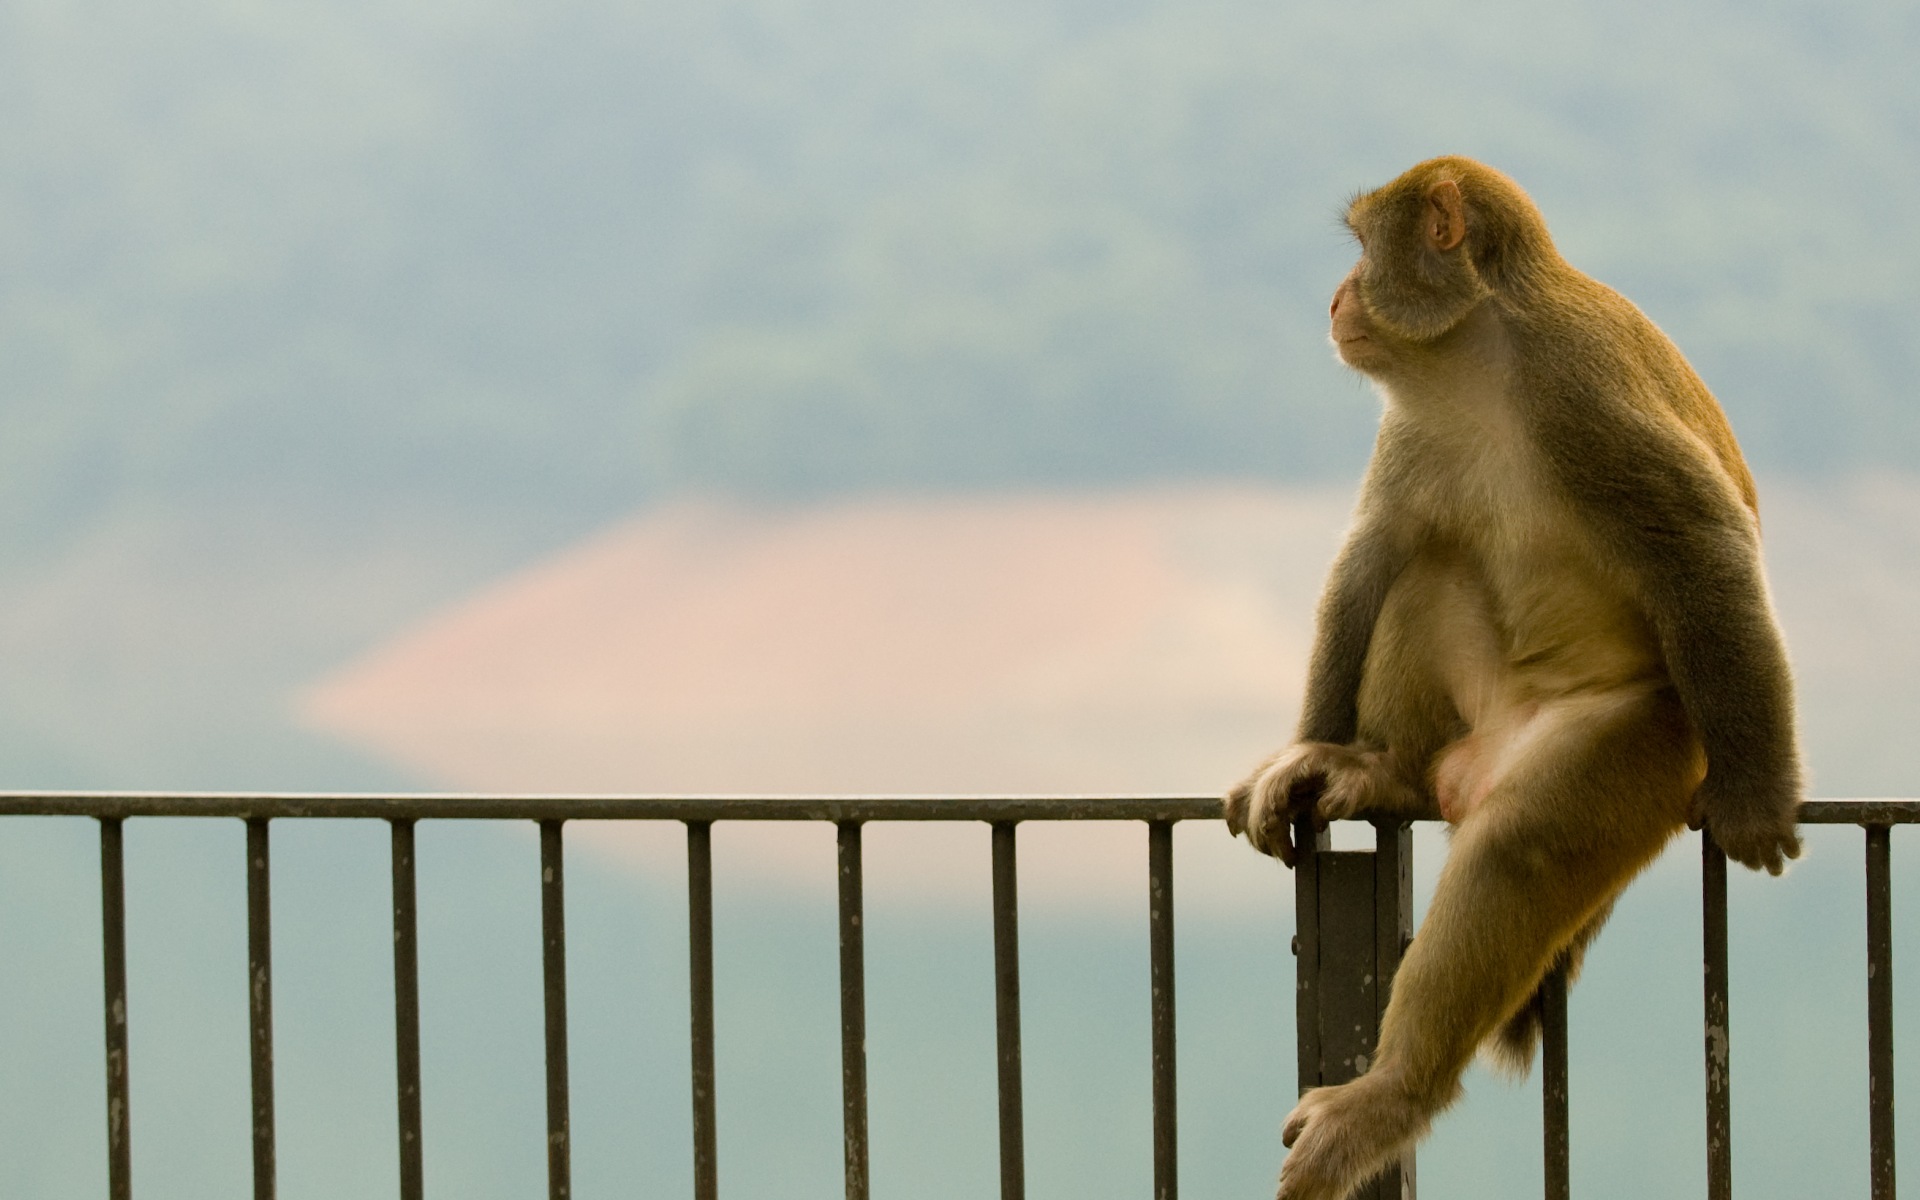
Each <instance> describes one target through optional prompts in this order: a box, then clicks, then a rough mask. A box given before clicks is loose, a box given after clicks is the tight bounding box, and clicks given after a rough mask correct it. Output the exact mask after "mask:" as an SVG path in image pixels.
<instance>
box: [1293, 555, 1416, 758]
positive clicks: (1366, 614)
mask: <svg viewBox="0 0 1920 1200" xmlns="http://www.w3.org/2000/svg"><path fill="white" fill-rule="evenodd" d="M1406 562H1407V555H1406V552H1405V550H1404V548H1403V545H1402V539H1399V538H1396V537H1394V536H1393V535H1392V533H1391V531H1390V529H1389V528H1388V526H1387V525H1386V523H1385V522H1383V521H1378V520H1372V521H1362V522H1361V523H1359V524H1358V525H1356V526H1355V527H1354V530H1353V532H1352V533H1351V534H1350V535H1349V536H1348V537H1347V541H1346V544H1345V545H1344V546H1342V547H1341V549H1340V554H1339V557H1337V558H1335V559H1334V563H1333V569H1332V571H1330V572H1329V573H1328V575H1327V586H1326V588H1325V590H1323V591H1322V592H1321V594H1320V607H1319V611H1318V612H1317V613H1316V614H1315V616H1314V630H1313V657H1312V659H1311V660H1310V661H1309V664H1308V667H1307V691H1306V697H1305V699H1304V701H1303V702H1302V704H1301V708H1300V724H1299V727H1298V729H1297V730H1296V732H1295V734H1294V740H1295V741H1299V742H1331V743H1334V744H1336V745H1345V744H1346V743H1348V742H1351V741H1352V740H1353V739H1354V736H1355V733H1356V729H1357V726H1358V725H1359V698H1360V676H1361V672H1362V671H1363V670H1364V668H1365V667H1366V662H1367V649H1368V647H1369V646H1371V645H1372V642H1373V630H1374V626H1375V625H1377V624H1379V621H1380V610H1381V609H1382V608H1383V607H1384V606H1385V604H1386V600H1387V589H1388V588H1390V587H1391V586H1392V585H1393V581H1394V579H1396V578H1397V577H1398V576H1399V574H1400V572H1401V570H1402V569H1403V568H1405V566H1406Z"/></svg>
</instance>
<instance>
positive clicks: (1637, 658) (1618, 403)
mask: <svg viewBox="0 0 1920 1200" xmlns="http://www.w3.org/2000/svg"><path fill="white" fill-rule="evenodd" d="M1346 225H1347V228H1348V230H1349V231H1350V232H1351V234H1352V236H1353V238H1354V240H1355V241H1356V242H1357V243H1358V248H1359V261H1358V262H1357V263H1356V264H1355V266H1354V267H1353V269H1352V270H1351V272H1350V273H1349V274H1348V275H1347V276H1346V278H1345V279H1343V280H1342V281H1341V282H1340V284H1339V286H1338V288H1337V289H1336V290H1335V292H1334V294H1333V301H1332V305H1331V308H1330V312H1329V317H1330V324H1331V339H1332V342H1333V345H1334V351H1335V355H1336V357H1337V358H1339V359H1340V360H1341V361H1342V362H1343V363H1345V364H1346V365H1347V366H1349V367H1351V368H1353V369H1354V370H1355V371H1357V372H1359V373H1360V374H1361V375H1362V376H1364V377H1365V378H1366V379H1367V380H1368V381H1369V382H1370V383H1371V384H1372V385H1373V387H1374V390H1376V391H1377V392H1378V393H1379V394H1380V396H1381V397H1382V400H1383V406H1382V413H1381V418H1380V424H1379V429H1378V432H1377V435H1376V439H1375V442H1374V448H1373V454H1372V458H1371V460H1370V461H1369V463H1368V465H1367V470H1366V474H1365V478H1364V481H1363V482H1362V484H1361V490H1360V496H1359V500H1358V502H1357V504H1356V507H1355V510H1354V514H1353V518H1352V523H1351V526H1350V528H1349V530H1348V532H1347V535H1346V538H1345V541H1344V543H1343V545H1342V547H1341V549H1340V551H1339V553H1338V555H1337V557H1336V558H1335V561H1334V564H1333V567H1332V570H1331V572H1330V574H1329V576H1328V578H1327V581H1326V585H1325V588H1324V591H1323V593H1322V596H1321V600H1320V603H1319V608H1318V611H1317V614H1316V618H1315V634H1314V644H1313V651H1312V654H1311V657H1310V660H1309V666H1308V673H1307V684H1306V693H1305V698H1304V702H1303V705H1302V712H1301V716H1300V720H1299V725H1298V727H1297V730H1296V733H1295V738H1294V741H1293V743H1292V744H1291V745H1290V746H1288V747H1286V748H1285V749H1283V750H1281V751H1280V752H1279V753H1278V754H1276V755H1274V756H1273V757H1272V758H1270V759H1269V760H1267V761H1266V762H1265V763H1263V764H1261V766H1260V767H1259V768H1258V769H1256V770H1255V771H1254V772H1253V773H1252V774H1251V775H1250V776H1249V777H1248V778H1247V779H1245V780H1244V781H1243V782H1241V783H1240V784H1238V785H1237V786H1235V787H1234V788H1233V789H1232V790H1230V791H1229V792H1228V793H1227V795H1226V797H1225V800H1224V809H1225V816H1226V820H1227V825H1228V828H1229V830H1230V831H1231V832H1232V833H1234V834H1236V835H1238V834H1244V835H1245V836H1246V838H1247V840H1248V842H1250V843H1251V844H1252V845H1253V846H1254V847H1255V848H1256V849H1258V850H1261V851H1263V852H1265V853H1267V854H1271V855H1275V856H1277V857H1279V858H1280V859H1282V860H1283V861H1284V862H1286V863H1287V864H1288V865H1289V866H1291V865H1293V863H1294V861H1295V855H1296V853H1297V849H1296V847H1295V846H1294V845H1293V844H1292V841H1291V826H1292V823H1293V822H1295V821H1297V820H1309V821H1312V822H1314V823H1315V825H1316V826H1317V827H1319V828H1325V826H1326V822H1329V821H1333V820H1339V819H1343V818H1349V817H1354V816H1357V815H1361V814H1366V815H1370V816H1395V815H1397V816H1400V817H1404V818H1408V819H1412V818H1435V817H1437V818H1440V819H1443V820H1445V821H1446V822H1447V823H1448V824H1449V826H1450V829H1449V835H1450V845H1449V851H1448V855H1447V861H1446V863H1445V864H1444V866H1443V867H1442V869H1441V871H1440V876H1439V880H1438V882H1437V884H1436V887H1435V890H1434V894H1433V900H1432V903H1431V904H1430V906H1429V908H1428V911H1427V915H1426V918H1425V920H1424V921H1423V923H1422V925H1421V928H1420V930H1419V933H1418V935H1417V936H1416V937H1415V938H1414V939H1413V941H1412V943H1411V944H1410V945H1409V947H1408V948H1407V952H1406V955H1405V958H1404V960H1403V961H1402V964H1401V966H1400V969H1399V972H1398V974H1397V976H1396V977H1395V979H1394V980H1393V983H1392V985H1391V993H1390V996H1389V999H1388V1003H1387V1007H1386V1010H1385V1013H1384V1015H1383V1017H1382V1019H1381V1029H1380V1036H1379V1041H1378V1046H1377V1053H1376V1054H1375V1056H1374V1059H1373V1062H1372V1063H1371V1064H1370V1065H1369V1067H1368V1068H1367V1070H1366V1071H1365V1072H1364V1073H1363V1074H1362V1075H1360V1076H1359V1077H1358V1078H1356V1079H1354V1080H1352V1081H1350V1082H1348V1083H1344V1084H1340V1085H1337V1086H1331V1087H1321V1088H1314V1089H1311V1090H1309V1091H1308V1092H1306V1093H1305V1094H1304V1095H1303V1096H1302V1097H1301V1099H1300V1102H1299V1104H1298V1106H1297V1107H1295V1108H1294V1110H1293V1111H1292V1112H1291V1113H1290V1114H1289V1115H1288V1116H1287V1118H1286V1121H1285V1123H1284V1125H1283V1127H1282V1132H1281V1140H1282V1142H1283V1143H1284V1144H1285V1145H1286V1146H1288V1147H1290V1153H1289V1154H1288V1155H1287V1157H1286V1159H1285V1161H1284V1163H1283V1165H1282V1167H1281V1171H1280V1182H1279V1197H1280V1200H1342V1198H1343V1197H1345V1196H1347V1195H1348V1194H1349V1193H1350V1192H1352V1191H1353V1190H1354V1189H1355V1188H1357V1187H1358V1186H1360V1185H1361V1184H1363V1183H1365V1182H1366V1181H1367V1180H1368V1179H1370V1178H1371V1177H1373V1176H1374V1175H1376V1174H1378V1173H1379V1171H1380V1170H1381V1169H1383V1168H1384V1167H1386V1166H1387V1165H1388V1164H1389V1163H1391V1162H1393V1161H1395V1160H1396V1159H1397V1158H1398V1157H1399V1155H1400V1154H1401V1153H1402V1152H1403V1151H1405V1150H1407V1149H1408V1148H1410V1147H1411V1146H1412V1145H1414V1144H1415V1143H1416V1142H1417V1141H1418V1140H1419V1139H1420V1138H1421V1137H1423V1136H1424V1135H1425V1133H1426V1132H1427V1129H1428V1128H1429V1126H1430V1124H1431V1122H1432V1120H1433V1118H1434V1117H1435V1116H1436V1115H1437V1114H1438V1113H1440V1112H1441V1111H1442V1110H1443V1109H1445V1108H1446V1107H1448V1106H1449V1105H1450V1104H1452V1103H1453V1102H1454V1101H1455V1100H1456V1099H1457V1098H1458V1096H1459V1095H1460V1076H1461V1074H1462V1072H1463V1071H1464V1070H1465V1069H1466V1066H1467V1064H1468V1062H1469V1061H1470V1060H1471V1059H1472V1057H1473V1056H1474V1054H1475V1053H1476V1051H1480V1050H1484V1051H1485V1052H1486V1053H1487V1055H1488V1057H1489V1059H1490V1060H1492V1062H1493V1063H1494V1065H1495V1066H1499V1067H1505V1068H1507V1069H1509V1070H1512V1071H1516V1072H1524V1071H1525V1070H1526V1069H1527V1067H1528V1065H1529V1063H1530V1062H1531V1060H1532V1056H1533V1051H1534V1047H1535V1044H1536V1041H1537V1038H1538V1034H1539V1022H1540V1017H1539V1012H1540V1009H1539V1002H1538V1000H1537V993H1538V991H1539V989H1540V987H1541V985H1542V982H1543V980H1544V979H1545V978H1546V976H1547V974H1548V972H1549V971H1551V970H1554V969H1556V967H1558V968H1560V969H1565V970H1567V971H1568V972H1569V974H1570V975H1571V973H1572V972H1574V971H1577V969H1578V967H1579V959H1580V956H1581V954H1582V952H1583V951H1584V950H1585V948H1586V946H1587V944H1588V943H1589V942H1590V941H1591V940H1592V938H1593V937H1594V935H1595V934H1596V933H1598V932H1599V929H1600V926H1601V924H1602V923H1603V922H1604V921H1605V920H1606V917H1607V914H1608V912H1609V911H1610V910H1611V908H1612V905H1613V902H1614V899H1615V897H1617V896H1618V895H1619V894H1620V892H1621V891H1622V889H1624V888H1625V887H1626V886H1627V884H1628V883H1629V882H1630V881H1631V880H1632V878H1633V877H1634V876H1635V875H1637V874H1638V873H1639V872H1640V871H1641V870H1642V869H1643V868H1644V867H1646V866H1647V865H1648V864H1649V863H1650V862H1651V861H1652V860H1653V859H1654V858H1655V857H1656V856H1657V855H1658V854H1659V852H1660V850H1661V849H1662V848H1663V847H1664V846H1665V844H1666V843H1667V842H1668V841H1669V840H1670V839H1671V838H1672V837H1674V836H1675V835H1676V834H1677V833H1678V832H1679V831H1680V830H1681V829H1682V828H1683V827H1687V826H1691V827H1693V828H1701V827H1703V826H1704V828H1705V829H1706V830H1708V831H1709V832H1710V833H1711V834H1712V836H1713V838H1714V839H1715V841H1717V842H1718V844H1719V845H1720V846H1721V848H1722V849H1723V850H1724V851H1725V852H1726V854H1727V855H1728V856H1729V857H1731V858H1732V859H1734V860H1735V861H1737V862H1739V863H1742V864H1744V865H1745V866H1748V867H1751V868H1755V869H1760V870H1765V871H1768V872H1770V873H1771V874H1774V875H1778V874H1779V873H1780V872H1781V870H1782V869H1783V868H1784V866H1785V863H1786V860H1788V859H1792V858H1797V857H1798V856H1799V854H1800V849H1801V846H1800V840H1799V836H1798V834H1797V832H1796V821H1795V817H1796V810H1797V808H1798V804H1799V801H1800V799H1801V793H1802V786H1803V782H1802V774H1801V767H1800V755H1799V749H1798V745H1797V741H1796V735H1795V730H1794V708H1793V683H1792V678H1791V675H1790V673H1789V667H1788V662H1787V656H1786V649H1785V646H1784V643H1783V640H1782V637H1781V634H1780V631H1779V627H1778V624H1777V622H1776V620H1775V618H1774V615H1773V609H1772V602H1771V600H1770V598H1769V596H1768V592H1767V585H1766V579H1765V575H1764V573H1763V567H1762V561H1761V554H1760V540H1759V507H1758V500H1757V497H1756V494H1755V490H1754V483H1753V477H1752V475H1751V474H1750V473H1749V472H1748V469H1747V466H1746V463H1745V461H1744V459H1743V458H1742V456H1741V453H1740V449H1739V446H1738V444H1737V443H1736V442H1735V440H1734V436H1733V432H1732V429H1731V427H1730V426H1729V424H1728V422H1727V419H1726V416H1725V414H1724V413H1723V412H1722V410H1721V408H1720V406H1719V403H1718V402H1717V401H1716V400H1715V399H1714V397H1713V394H1712V393H1711V392H1710V391H1708V389H1707V387H1706V385H1705V384H1704V383H1703V382H1702V381H1701V380H1700V378H1699V376H1698V375H1696V374H1695V373H1694V370H1693V368H1692V367H1691V366H1690V365H1689V364H1688V362H1687V360H1686V358H1685V357H1683V356H1682V354H1681V353H1680V350H1679V349H1678V348H1677V347H1676V346H1675V345H1674V344H1673V342H1671V341H1670V340H1669V339H1668V338H1667V336H1666V335H1665V334H1664V333H1662V332H1661V330H1660V329H1659V328H1657V327H1656V326H1655V325H1654V323H1653V322H1652V321H1651V320H1650V319H1649V318H1648V317H1647V316H1646V315H1645V314H1643V313H1642V312H1641V311H1640V310H1639V309H1638V308H1636V307H1635V306H1634V305H1633V304H1632V303H1631V302H1630V301H1628V300H1627V299H1626V298H1625V297H1623V296H1621V295H1620V294H1619V293H1617V292H1615V291H1613V290H1612V289H1610V288H1608V287H1607V286H1605V285H1604V284H1601V283H1599V282H1597V281H1596V280H1594V279H1592V278H1590V277H1588V276H1587V275H1585V274H1583V273H1582V272H1580V271H1579V270H1577V269H1576V268H1575V267H1574V266H1572V265H1571V264H1570V263H1568V262H1567V261H1566V260H1565V259H1564V258H1562V257H1561V256H1560V254H1559V252H1558V250H1557V249H1556V248H1555V246H1554V243H1553V240H1552V238H1551V236H1550V235H1549V233H1548V230H1547V225H1546V221H1545V219H1544V218H1543V217H1542V215H1541V213H1540V211H1539V209H1538V208H1537V207H1536V206H1535V205H1534V202H1533V200H1532V199H1531V198H1530V197H1529V196H1528V195H1527V194H1526V193H1525V192H1524V191H1522V190H1521V188H1520V186H1519V185H1518V184H1516V183H1515V182H1514V181H1513V180H1511V179H1510V178H1508V177H1507V176H1506V175H1504V174H1502V173H1500V172H1498V171H1496V170H1494V169H1493V168H1491V167H1487V166H1485V165H1483V164H1481V163H1478V162H1475V161H1473V160H1472V159H1467V158H1460V157H1443V158H1435V159H1431V160H1429V161H1427V162H1423V163H1420V164H1418V165H1416V166H1414V167H1412V168H1411V169H1409V170H1408V171H1407V172H1406V173H1405V174H1403V175H1401V176H1400V177H1399V178H1397V179H1395V180H1394V181H1393V182H1391V183H1389V184H1387V185H1386V186H1385V187H1381V188H1379V189H1377V190H1374V191H1368V192H1362V193H1361V194H1359V195H1358V196H1356V197H1355V198H1354V199H1353V200H1352V201H1351V203H1350V204H1349V206H1348V208H1347V212H1346Z"/></svg>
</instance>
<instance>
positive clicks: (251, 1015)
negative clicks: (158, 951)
mask: <svg viewBox="0 0 1920 1200" xmlns="http://www.w3.org/2000/svg"><path fill="white" fill-rule="evenodd" d="M269 867H270V864H269V862H268V859H267V818H265V817H249V818H248V819H247V1023H248V1031H249V1033H250V1034H251V1046H252V1059H253V1200H273V1196H274V1155H273V928H272V903H271V895H272V892H271V887H270V883H271V878H270V876H269V873H268V872H269Z"/></svg>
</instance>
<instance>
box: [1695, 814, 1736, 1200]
mask: <svg viewBox="0 0 1920 1200" xmlns="http://www.w3.org/2000/svg"><path fill="white" fill-rule="evenodd" d="M1700 890H1701V918H1702V919H1701V938H1700V941H1701V950H1702V958H1703V959H1704V975H1705V988H1704V990H1705V993H1706V1033H1707V1045H1706V1050H1707V1200H1733V1088H1732V1076H1731V1074H1730V1067H1731V1065H1732V1063H1731V1054H1730V1043H1729V1036H1728V1035H1729V1030H1728V1027H1727V856H1726V854H1725V852H1723V851H1722V850H1721V849H1720V847H1719V846H1718V845H1716V844H1715V843H1714V840H1713V834H1711V833H1710V832H1708V831H1706V830H1704V829H1703V830H1701V831H1700Z"/></svg>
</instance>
